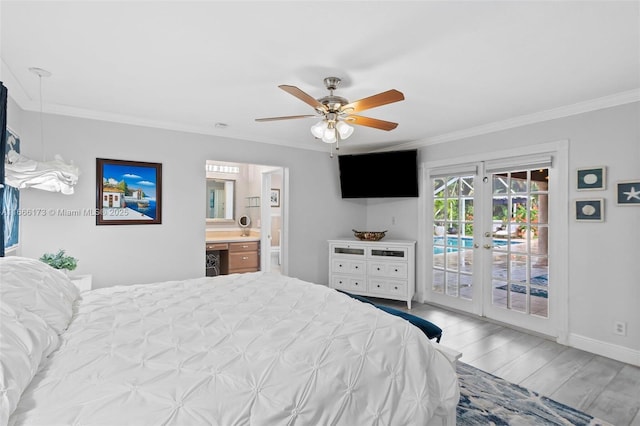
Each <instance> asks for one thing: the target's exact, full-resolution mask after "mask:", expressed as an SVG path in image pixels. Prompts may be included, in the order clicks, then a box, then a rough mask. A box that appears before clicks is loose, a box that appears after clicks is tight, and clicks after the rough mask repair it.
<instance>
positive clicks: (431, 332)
mask: <svg viewBox="0 0 640 426" xmlns="http://www.w3.org/2000/svg"><path fill="white" fill-rule="evenodd" d="M338 291H339V292H340V293H344V294H346V295H347V296H349V297H352V298H354V299H356V300H359V301H361V302H362V303H368V304H370V305H373V306H375V307H376V308H378V309H380V310H382V311H385V312H386V313H388V314H391V315H395V316H397V317H400V318H402V319H404V320H406V321H409V322H410V323H411V324H413V325H414V326H416V327H418V328H419V329H420V330H421V331H422V332H423V333H424V334H426V336H427V337H428V338H429V339H436V342H438V343H440V338H441V337H442V329H441V328H440V327H438V326H437V325H435V324H434V323H432V322H429V321H427V320H426V319H424V318H420V317H417V316H415V315H411V314H409V313H407V312H404V311H401V310H399V309H394V308H390V307H388V306H383V305H376V304H375V303H373V302H372V301H371V300H369V299H367V298H366V297H362V296H358V295H355V294H351V293H347V292H346V291H342V290H338Z"/></svg>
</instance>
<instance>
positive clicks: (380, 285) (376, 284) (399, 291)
mask: <svg viewBox="0 0 640 426" xmlns="http://www.w3.org/2000/svg"><path fill="white" fill-rule="evenodd" d="M367 289H368V291H369V292H370V293H376V294H379V295H381V296H393V297H394V298H395V297H402V296H406V295H407V282H406V281H390V280H377V279H371V280H369V283H368V286H367Z"/></svg>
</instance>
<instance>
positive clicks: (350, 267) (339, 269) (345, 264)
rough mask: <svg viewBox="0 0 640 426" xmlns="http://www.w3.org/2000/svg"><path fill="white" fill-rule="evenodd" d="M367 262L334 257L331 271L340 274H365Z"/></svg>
mask: <svg viewBox="0 0 640 426" xmlns="http://www.w3.org/2000/svg"><path fill="white" fill-rule="evenodd" d="M366 269H367V264H366V263H365V262H364V261H358V260H345V259H334V260H333V261H332V262H331V272H335V273H338V274H354V275H364V273H365V271H366Z"/></svg>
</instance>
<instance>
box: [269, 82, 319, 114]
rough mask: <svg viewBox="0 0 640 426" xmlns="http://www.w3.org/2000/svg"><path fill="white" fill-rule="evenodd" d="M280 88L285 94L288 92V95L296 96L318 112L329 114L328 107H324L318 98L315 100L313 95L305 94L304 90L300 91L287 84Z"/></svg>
mask: <svg viewBox="0 0 640 426" xmlns="http://www.w3.org/2000/svg"><path fill="white" fill-rule="evenodd" d="M278 87H279V88H281V89H282V90H284V91H285V92H287V93H289V94H291V95H293V96H295V97H296V98H298V99H300V100H301V101H302V102H305V103H307V104H309V105H311V106H312V107H314V108H315V109H316V110H317V111H322V112H327V107H326V106H324V105H322V104H321V103H320V102H319V101H318V100H317V99H316V98H314V97H312V96H311V95H309V94H307V93H305V92H303V91H302V90H300V89H298V88H297V87H296V86H288V85H286V84H281V85H280V86H278Z"/></svg>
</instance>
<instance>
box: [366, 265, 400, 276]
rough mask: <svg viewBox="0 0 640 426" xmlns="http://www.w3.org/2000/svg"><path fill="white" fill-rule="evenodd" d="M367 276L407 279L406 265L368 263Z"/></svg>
mask: <svg viewBox="0 0 640 426" xmlns="http://www.w3.org/2000/svg"><path fill="white" fill-rule="evenodd" d="M368 273H369V275H371V276H375V277H391V278H407V276H408V268H407V263H406V262H403V263H395V262H394V263H392V262H370V263H369V271H368Z"/></svg>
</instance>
